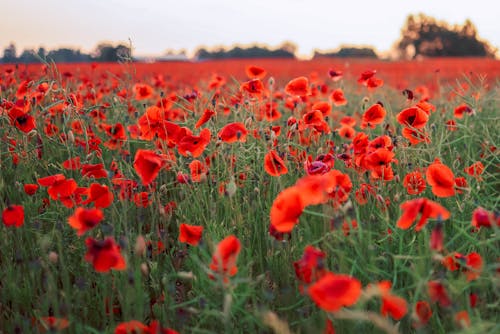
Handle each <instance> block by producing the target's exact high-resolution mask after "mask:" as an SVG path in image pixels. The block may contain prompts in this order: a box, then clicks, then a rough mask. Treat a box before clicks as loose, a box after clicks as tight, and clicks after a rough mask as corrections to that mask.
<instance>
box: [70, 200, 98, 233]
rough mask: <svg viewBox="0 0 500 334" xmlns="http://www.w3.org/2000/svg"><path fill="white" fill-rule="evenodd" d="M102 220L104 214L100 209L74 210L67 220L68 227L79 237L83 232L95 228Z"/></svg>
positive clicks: (80, 208)
mask: <svg viewBox="0 0 500 334" xmlns="http://www.w3.org/2000/svg"><path fill="white" fill-rule="evenodd" d="M103 219H104V214H103V213H102V211H101V210H100V209H85V208H82V207H79V208H76V210H75V213H74V214H73V216H71V217H69V218H68V223H69V225H70V226H71V227H72V228H74V229H75V230H76V234H77V235H78V236H81V235H83V234H85V232H87V231H89V230H91V229H93V228H94V227H96V226H97V225H98V224H99V223H100V222H101V221H102V220H103Z"/></svg>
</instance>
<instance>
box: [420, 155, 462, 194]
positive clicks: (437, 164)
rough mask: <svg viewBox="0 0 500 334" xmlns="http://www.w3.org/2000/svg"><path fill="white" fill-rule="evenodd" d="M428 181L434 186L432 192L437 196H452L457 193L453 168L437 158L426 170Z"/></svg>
mask: <svg viewBox="0 0 500 334" xmlns="http://www.w3.org/2000/svg"><path fill="white" fill-rule="evenodd" d="M425 176H426V178H427V183H429V185H430V186H431V187H432V193H433V194H434V195H436V196H437V197H450V196H453V195H455V175H453V172H452V171H451V169H450V168H449V167H448V166H446V165H445V164H443V163H442V162H441V160H439V159H438V158H436V160H435V161H434V162H433V163H432V164H431V165H430V166H429V167H427V171H426V172H425Z"/></svg>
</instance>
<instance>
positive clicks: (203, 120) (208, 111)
mask: <svg viewBox="0 0 500 334" xmlns="http://www.w3.org/2000/svg"><path fill="white" fill-rule="evenodd" d="M214 115H215V111H213V110H211V109H205V111H203V115H201V117H200V118H199V119H198V121H197V122H196V124H195V125H194V127H195V128H196V129H198V128H199V127H201V126H202V125H203V124H205V123H206V122H208V121H209V120H210V119H211V118H212V117H213V116H214Z"/></svg>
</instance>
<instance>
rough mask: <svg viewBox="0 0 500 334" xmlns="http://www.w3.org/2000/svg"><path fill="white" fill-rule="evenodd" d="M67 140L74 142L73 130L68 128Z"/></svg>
mask: <svg viewBox="0 0 500 334" xmlns="http://www.w3.org/2000/svg"><path fill="white" fill-rule="evenodd" d="M68 140H69V141H70V142H71V143H74V142H75V135H74V134H73V131H71V130H69V131H68Z"/></svg>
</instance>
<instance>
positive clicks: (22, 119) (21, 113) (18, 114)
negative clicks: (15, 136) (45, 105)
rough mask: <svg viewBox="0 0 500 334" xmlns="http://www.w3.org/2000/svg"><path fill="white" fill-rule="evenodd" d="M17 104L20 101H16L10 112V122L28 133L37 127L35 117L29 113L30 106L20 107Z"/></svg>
mask: <svg viewBox="0 0 500 334" xmlns="http://www.w3.org/2000/svg"><path fill="white" fill-rule="evenodd" d="M18 101H23V100H18ZM23 103H24V102H23ZM27 103H29V102H27ZM17 104H19V102H16V106H15V107H14V108H12V109H11V110H10V111H9V113H8V116H9V119H10V123H11V124H12V125H13V126H15V127H16V128H18V129H19V130H20V131H22V132H24V133H28V132H30V131H31V130H33V129H35V128H36V121H35V118H34V117H33V116H31V115H30V114H29V113H28V112H29V107H28V110H26V108H25V107H22V108H20V107H18V106H17ZM28 106H29V105H28Z"/></svg>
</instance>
